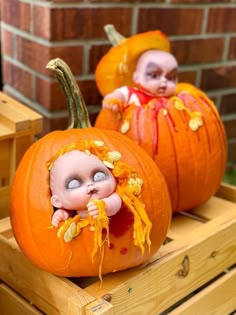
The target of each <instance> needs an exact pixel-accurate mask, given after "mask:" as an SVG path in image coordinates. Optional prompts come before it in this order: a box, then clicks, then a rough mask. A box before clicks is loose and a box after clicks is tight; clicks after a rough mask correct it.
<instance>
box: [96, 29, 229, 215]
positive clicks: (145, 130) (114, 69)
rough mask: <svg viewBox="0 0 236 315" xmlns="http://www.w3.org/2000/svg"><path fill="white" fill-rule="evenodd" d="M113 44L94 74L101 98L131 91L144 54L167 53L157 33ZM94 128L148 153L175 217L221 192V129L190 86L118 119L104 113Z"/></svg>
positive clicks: (181, 85) (164, 41) (223, 146)
mask: <svg viewBox="0 0 236 315" xmlns="http://www.w3.org/2000/svg"><path fill="white" fill-rule="evenodd" d="M113 31H114V29H113ZM114 38H117V35H116V36H115V37H114ZM135 43H138V45H136V47H135ZM114 44H116V46H114V47H112V48H111V49H110V50H109V51H108V53H107V54H105V55H104V56H103V58H102V59H101V61H100V62H99V64H98V66H97V69H96V82H97V86H98V88H99V90H100V92H101V94H102V95H106V94H107V93H110V92H112V91H113V90H114V89H116V88H117V87H120V86H121V85H130V83H131V81H132V78H131V74H132V72H133V69H134V67H135V62H136V60H137V58H138V56H139V55H141V54H142V53H143V52H144V51H146V50H148V49H159V50H163V51H169V49H170V46H169V42H168V39H167V38H166V37H165V36H163V35H160V33H159V31H152V32H146V33H142V34H136V35H134V36H131V37H130V38H128V39H121V40H120V42H119V43H114ZM107 82H109V84H108V83H107ZM95 126H96V127H98V128H105V129H113V130H116V131H119V132H120V133H122V134H124V135H126V136H128V137H129V138H131V139H133V140H134V141H135V142H136V143H137V144H139V145H140V146H141V147H142V148H144V149H145V150H146V152H148V154H149V155H150V156H151V157H152V158H153V160H154V161H155V162H156V164H157V165H158V167H159V168H160V170H161V172H162V173H163V175H164V177H165V179H166V181H167V185H168V188H169V192H170V195H171V200H172V210H173V212H179V211H183V210H189V209H192V208H193V207H196V206H198V205H200V204H202V203H203V202H205V201H206V200H207V199H209V198H210V197H211V196H212V195H213V194H214V193H215V192H216V190H217V188H218V187H219V184H220V182H221V180H222V177H223V174H224V171H225V163H226V136H225V131H224V126H223V123H222V121H221V119H220V117H219V114H218V112H217V109H216V107H215V105H214V104H213V102H212V101H211V100H210V99H209V98H208V97H207V96H206V94H205V93H203V92H202V91H200V90H199V89H197V88H195V87H194V86H192V85H190V84H187V83H179V84H178V85H177V90H176V94H175V95H174V96H173V97H170V98H164V97H160V98H155V99H152V100H151V101H150V102H149V103H148V104H146V105H143V106H139V107H138V106H132V105H129V106H124V109H123V110H122V111H121V113H120V112H119V113H118V114H117V113H114V112H112V111H111V110H108V109H102V110H101V112H100V114H99V116H98V118H97V121H96V124H95Z"/></svg>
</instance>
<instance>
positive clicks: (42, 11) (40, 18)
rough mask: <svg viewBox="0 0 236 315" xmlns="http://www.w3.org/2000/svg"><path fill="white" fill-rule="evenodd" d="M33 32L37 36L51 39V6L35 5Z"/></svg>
mask: <svg viewBox="0 0 236 315" xmlns="http://www.w3.org/2000/svg"><path fill="white" fill-rule="evenodd" d="M33 33H34V34H35V35H37V36H40V37H42V38H45V39H48V40H50V38H51V24H50V7H42V6H37V5H35V6H34V7H33Z"/></svg>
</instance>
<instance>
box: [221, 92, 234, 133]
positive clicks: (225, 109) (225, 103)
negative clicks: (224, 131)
mask: <svg viewBox="0 0 236 315" xmlns="http://www.w3.org/2000/svg"><path fill="white" fill-rule="evenodd" d="M235 104H236V93H235V94H229V95H223V96H222V97H221V106H220V114H221V115H225V114H233V113H235V112H236V106H235ZM235 137H236V134H235Z"/></svg>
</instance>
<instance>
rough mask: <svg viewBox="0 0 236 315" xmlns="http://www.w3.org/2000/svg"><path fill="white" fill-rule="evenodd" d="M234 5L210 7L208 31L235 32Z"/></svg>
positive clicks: (235, 14)
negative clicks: (229, 6) (230, 6)
mask: <svg viewBox="0 0 236 315" xmlns="http://www.w3.org/2000/svg"><path fill="white" fill-rule="evenodd" d="M235 16H236V7H235V6H234V8H233V7H232V8H211V9H210V10H209V16H208V26H207V32H208V33H224V32H236V23H235Z"/></svg>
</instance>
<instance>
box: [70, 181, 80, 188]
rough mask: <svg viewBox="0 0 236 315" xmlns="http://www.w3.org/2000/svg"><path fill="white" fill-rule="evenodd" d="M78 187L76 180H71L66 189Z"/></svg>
mask: <svg viewBox="0 0 236 315" xmlns="http://www.w3.org/2000/svg"><path fill="white" fill-rule="evenodd" d="M78 187H80V182H79V181H78V179H72V180H71V181H70V182H69V183H68V186H67V188H68V189H74V188H78Z"/></svg>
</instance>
